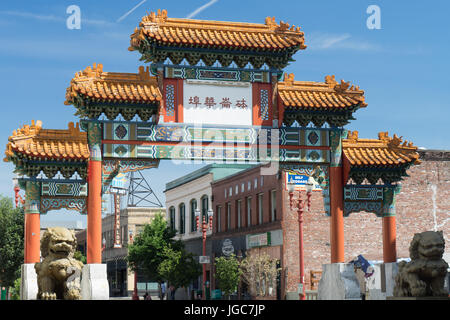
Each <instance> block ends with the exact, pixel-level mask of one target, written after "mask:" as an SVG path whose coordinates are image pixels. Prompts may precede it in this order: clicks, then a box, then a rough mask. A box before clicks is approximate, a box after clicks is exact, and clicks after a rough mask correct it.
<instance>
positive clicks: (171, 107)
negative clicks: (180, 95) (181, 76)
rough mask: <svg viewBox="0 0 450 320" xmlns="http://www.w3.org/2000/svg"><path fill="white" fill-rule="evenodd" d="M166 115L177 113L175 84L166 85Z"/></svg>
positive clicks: (171, 115)
mask: <svg viewBox="0 0 450 320" xmlns="http://www.w3.org/2000/svg"><path fill="white" fill-rule="evenodd" d="M165 103H166V116H168V117H173V116H174V115H175V86H174V85H173V84H168V85H166V101H165Z"/></svg>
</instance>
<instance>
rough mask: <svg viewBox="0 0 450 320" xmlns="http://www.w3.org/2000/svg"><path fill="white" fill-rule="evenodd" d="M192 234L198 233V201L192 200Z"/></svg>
mask: <svg viewBox="0 0 450 320" xmlns="http://www.w3.org/2000/svg"><path fill="white" fill-rule="evenodd" d="M190 207H191V208H190V215H191V232H194V231H197V221H195V210H196V209H197V200H195V199H192V200H191V203H190Z"/></svg>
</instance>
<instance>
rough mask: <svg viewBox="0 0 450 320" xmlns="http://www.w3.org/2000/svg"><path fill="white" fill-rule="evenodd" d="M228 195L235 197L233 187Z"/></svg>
mask: <svg viewBox="0 0 450 320" xmlns="http://www.w3.org/2000/svg"><path fill="white" fill-rule="evenodd" d="M228 195H229V196H230V197H231V196H232V195H233V187H230V192H228Z"/></svg>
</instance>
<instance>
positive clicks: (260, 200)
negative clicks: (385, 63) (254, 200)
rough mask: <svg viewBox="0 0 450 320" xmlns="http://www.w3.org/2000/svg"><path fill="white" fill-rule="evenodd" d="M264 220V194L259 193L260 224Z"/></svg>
mask: <svg viewBox="0 0 450 320" xmlns="http://www.w3.org/2000/svg"><path fill="white" fill-rule="evenodd" d="M262 222H263V194H262V193H260V194H258V224H262Z"/></svg>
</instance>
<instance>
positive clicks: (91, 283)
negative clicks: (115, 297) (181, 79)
mask: <svg viewBox="0 0 450 320" xmlns="http://www.w3.org/2000/svg"><path fill="white" fill-rule="evenodd" d="M81 299H83V300H109V284H108V279H107V277H106V264H86V265H84V267H83V271H82V274H81Z"/></svg>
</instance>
